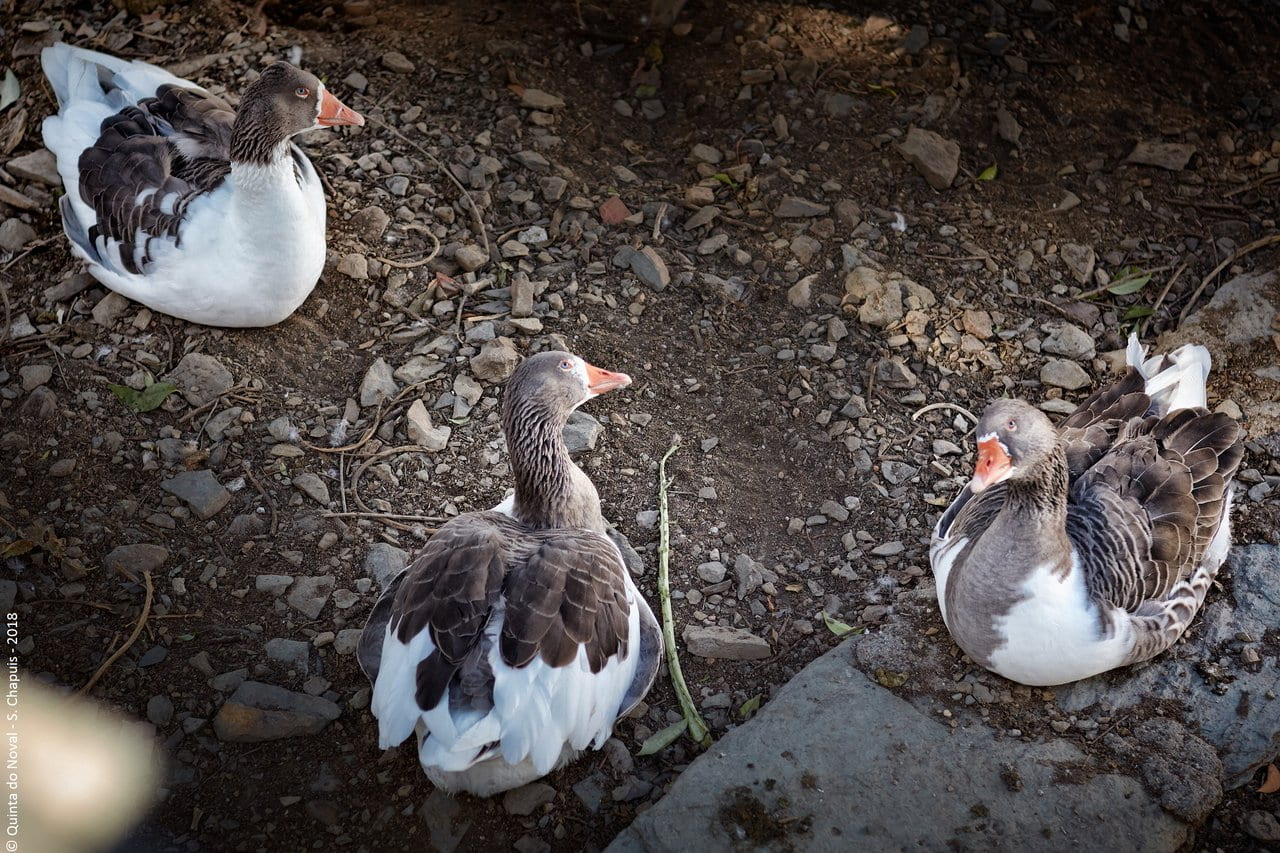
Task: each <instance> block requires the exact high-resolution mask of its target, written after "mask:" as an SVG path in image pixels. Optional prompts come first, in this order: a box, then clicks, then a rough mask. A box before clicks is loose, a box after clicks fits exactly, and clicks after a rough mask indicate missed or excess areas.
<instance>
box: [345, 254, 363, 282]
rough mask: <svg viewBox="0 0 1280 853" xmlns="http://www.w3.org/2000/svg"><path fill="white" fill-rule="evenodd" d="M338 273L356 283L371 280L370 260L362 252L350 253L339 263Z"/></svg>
mask: <svg viewBox="0 0 1280 853" xmlns="http://www.w3.org/2000/svg"><path fill="white" fill-rule="evenodd" d="M338 272H340V273H342V274H343V275H345V276H346V277H347V278H350V279H353V280H355V281H366V280H368V278H369V259H368V258H366V257H365V256H364V255H363V254H362V253H360V252H348V253H347V254H345V255H343V256H342V258H341V260H339V261H338Z"/></svg>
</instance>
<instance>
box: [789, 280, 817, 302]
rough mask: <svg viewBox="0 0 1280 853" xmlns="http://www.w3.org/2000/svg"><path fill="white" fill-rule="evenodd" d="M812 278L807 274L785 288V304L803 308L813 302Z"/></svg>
mask: <svg viewBox="0 0 1280 853" xmlns="http://www.w3.org/2000/svg"><path fill="white" fill-rule="evenodd" d="M813 279H814V276H811V275H807V276H805V277H804V278H802V279H800V280H799V281H797V282H796V283H795V284H793V285H791V287H789V288H787V304H788V305H790V306H791V307H792V308H799V309H801V310H804V309H806V308H808V307H809V305H810V304H811V303H812V302H813V293H812V290H813Z"/></svg>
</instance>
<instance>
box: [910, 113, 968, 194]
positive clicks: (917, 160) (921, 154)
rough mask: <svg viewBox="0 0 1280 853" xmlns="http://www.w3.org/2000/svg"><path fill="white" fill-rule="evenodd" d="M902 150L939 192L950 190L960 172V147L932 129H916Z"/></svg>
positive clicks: (911, 132) (912, 130)
mask: <svg viewBox="0 0 1280 853" xmlns="http://www.w3.org/2000/svg"><path fill="white" fill-rule="evenodd" d="M898 151H899V153H901V154H902V156H903V157H905V158H906V160H907V162H908V163H910V164H911V165H912V166H915V168H916V171H917V172H919V173H920V174H921V175H923V176H924V179H925V180H926V181H928V183H929V186H931V187H933V188H934V189H935V190H945V189H947V188H948V187H950V186H951V182H952V181H954V180H955V179H956V173H957V172H959V171H960V146H959V144H958V143H956V142H954V141H952V140H950V139H945V138H943V137H941V136H939V135H938V134H936V133H934V132H933V131H932V130H924V129H922V128H919V127H912V128H911V129H910V130H908V131H907V138H906V140H905V141H904V142H903V143H902V144H901V145H899V146H898Z"/></svg>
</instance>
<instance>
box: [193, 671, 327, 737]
mask: <svg viewBox="0 0 1280 853" xmlns="http://www.w3.org/2000/svg"><path fill="white" fill-rule="evenodd" d="M340 714H341V709H339V708H338V706H337V705H335V704H334V703H333V702H330V701H329V700H328V699H324V698H322V697H319V696H308V695H307V694H305V693H294V692H293V691H290V690H285V689H284V688H283V687H277V686H275V685H273V684H263V683H262V682H258V681H245V682H244V683H242V684H241V685H240V686H239V687H237V688H236V690H235V692H234V693H233V694H231V697H230V698H229V699H227V701H226V702H224V703H223V705H222V707H221V708H219V709H218V714H217V716H215V717H214V720H213V731H214V733H215V734H216V735H217V736H218V739H219V740H222V741H227V742H229V743H259V742H261V741H270V740H280V739H281V738H289V737H299V736H303V735H317V734H319V733H320V732H322V731H324V729H325V727H326V726H327V725H329V723H331V722H333V721H334V720H336V719H338V716H339V715H340Z"/></svg>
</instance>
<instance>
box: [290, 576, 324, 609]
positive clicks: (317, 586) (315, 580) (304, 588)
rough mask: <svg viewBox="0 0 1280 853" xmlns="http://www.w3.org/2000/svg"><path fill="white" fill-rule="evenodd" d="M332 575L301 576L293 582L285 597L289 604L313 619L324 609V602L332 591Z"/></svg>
mask: <svg viewBox="0 0 1280 853" xmlns="http://www.w3.org/2000/svg"><path fill="white" fill-rule="evenodd" d="M333 585H334V578H333V575H321V576H319V577H310V576H306V575H304V576H302V577H300V578H297V579H296V580H295V581H294V582H293V587H292V588H291V589H290V590H289V595H288V597H287V598H286V599H285V600H286V601H288V602H289V606H290V607H292V608H293V609H294V610H297V611H298V612H299V613H301V614H303V615H304V616H306V617H308V618H310V619H315V618H316V617H317V616H319V615H320V611H321V610H324V605H325V602H327V601H328V600H329V595H330V593H332V592H333Z"/></svg>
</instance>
